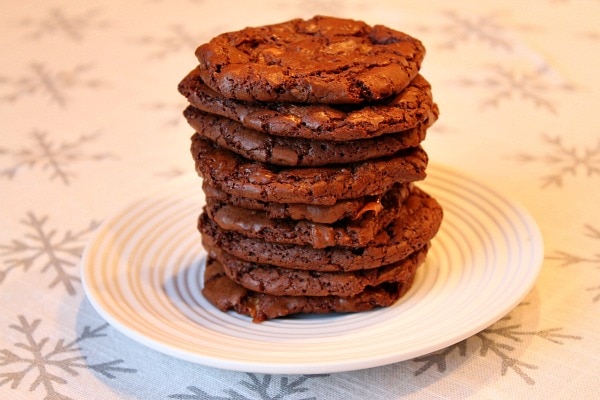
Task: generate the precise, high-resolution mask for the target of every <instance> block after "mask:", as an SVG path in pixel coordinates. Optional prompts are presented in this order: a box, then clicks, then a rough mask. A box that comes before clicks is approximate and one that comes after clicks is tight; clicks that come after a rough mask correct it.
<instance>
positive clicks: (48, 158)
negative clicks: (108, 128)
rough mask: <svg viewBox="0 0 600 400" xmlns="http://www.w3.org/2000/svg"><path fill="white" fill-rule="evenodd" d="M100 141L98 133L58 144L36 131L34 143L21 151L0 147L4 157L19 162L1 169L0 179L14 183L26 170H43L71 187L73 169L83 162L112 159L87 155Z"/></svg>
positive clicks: (105, 156)
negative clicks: (88, 147) (20, 172)
mask: <svg viewBox="0 0 600 400" xmlns="http://www.w3.org/2000/svg"><path fill="white" fill-rule="evenodd" d="M97 137H98V134H97V133H92V134H82V135H80V136H79V137H78V138H76V139H75V140H73V141H66V140H63V141H61V142H58V143H57V142H54V141H53V140H51V139H50V138H49V135H48V133H47V132H40V131H37V130H35V131H33V132H31V134H30V138H31V140H32V142H33V143H31V145H29V146H27V147H23V148H21V149H18V150H11V149H6V148H2V147H0V157H1V156H11V157H12V158H13V159H14V160H15V161H14V163H13V164H12V165H11V166H10V167H7V168H0V177H2V176H4V177H7V178H9V179H12V178H14V177H15V176H16V174H17V172H18V171H19V170H20V169H21V168H23V167H30V168H33V167H36V166H39V167H40V168H41V169H42V170H44V171H49V173H50V180H54V179H58V180H60V181H61V182H62V183H64V184H65V185H69V183H70V182H71V179H72V178H73V177H74V176H75V173H74V172H73V171H72V170H71V169H70V168H69V167H70V166H71V164H73V163H76V162H80V161H102V160H105V159H107V158H111V157H112V156H111V155H110V154H108V153H98V152H95V153H86V152H85V151H84V147H85V146H86V145H88V144H90V143H91V142H93V141H94V140H96V138H97Z"/></svg>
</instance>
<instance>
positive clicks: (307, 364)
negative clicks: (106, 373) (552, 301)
mask: <svg viewBox="0 0 600 400" xmlns="http://www.w3.org/2000/svg"><path fill="white" fill-rule="evenodd" d="M436 173H448V174H451V175H455V176H459V177H460V178H461V179H467V180H469V182H470V183H471V184H473V185H476V186H477V187H479V188H482V189H484V190H485V191H487V192H488V193H489V194H491V195H493V196H494V197H496V198H498V199H500V200H502V201H503V202H504V203H506V204H507V205H509V206H510V207H511V208H512V209H513V210H514V211H515V212H516V213H518V215H519V217H520V218H521V220H522V223H524V224H525V225H526V226H527V227H528V233H529V236H530V241H529V244H528V246H527V248H528V249H529V250H530V253H528V254H529V255H530V258H531V259H532V262H531V263H530V265H529V268H530V271H529V274H528V276H529V280H528V281H527V282H526V284H525V285H522V287H521V290H520V291H519V292H518V295H514V296H513V297H512V301H511V302H507V303H506V304H504V307H503V308H502V311H499V312H496V314H494V315H489V316H488V317H487V318H482V319H481V320H480V321H479V322H478V323H476V324H472V325H471V326H470V328H469V329H464V330H463V331H462V332H461V334H458V335H454V336H451V337H449V338H447V339H446V340H444V341H438V342H435V343H432V344H431V345H429V346H422V347H419V348H415V349H413V350H411V351H404V352H403V353H402V354H397V353H393V352H392V353H389V354H377V355H373V356H372V357H371V358H369V359H364V358H362V359H361V358H358V359H348V360H344V361H340V360H338V359H334V360H329V359H320V360H304V361H302V362H299V361H294V362H291V363H290V362H286V361H285V359H282V361H281V362H279V363H276V364H275V363H273V362H266V361H261V360H246V359H232V357H220V356H219V357H217V356H214V355H207V354H206V352H204V353H203V352H201V351H200V352H199V351H196V352H190V351H188V350H185V349H182V348H181V347H177V346H174V345H173V344H172V343H171V344H169V343H166V342H164V341H160V340H155V339H153V338H151V337H148V336H147V335H144V333H142V332H139V331H138V330H136V329H135V327H132V326H127V324H124V323H122V322H121V321H120V320H119V319H118V318H116V317H115V316H114V315H112V314H111V313H110V312H109V311H108V310H106V309H105V308H104V306H103V304H102V302H101V301H100V300H101V299H100V298H97V297H96V296H97V293H96V292H95V288H93V287H92V286H91V284H90V280H89V279H88V273H91V272H88V269H89V266H88V265H86V260H87V258H88V257H90V253H91V252H92V251H94V250H95V246H97V238H98V237H99V236H100V234H101V233H102V232H103V231H104V230H105V229H106V228H107V227H108V226H110V224H111V223H112V221H113V220H114V219H115V218H117V217H118V216H119V215H123V214H125V213H126V212H127V210H130V209H135V208H136V207H137V206H139V204H142V203H143V202H144V201H151V200H156V199H158V198H163V199H167V198H171V197H173V196H174V195H173V193H172V191H170V190H169V191H165V190H153V191H152V192H151V193H150V194H148V195H146V196H143V197H140V198H138V199H137V200H134V201H132V202H130V203H129V204H128V205H126V206H125V207H122V208H121V209H120V210H118V211H117V212H115V213H112V214H111V216H109V218H106V219H105V220H104V221H103V222H102V223H101V224H100V226H99V227H98V228H97V229H96V231H95V232H94V233H93V234H92V236H91V238H90V240H89V241H88V243H87V244H86V246H85V249H84V251H83V253H82V256H81V259H80V265H79V269H80V272H81V282H82V287H83V290H84V293H85V295H86V298H87V299H88V301H89V302H90V304H91V305H92V307H93V308H94V309H95V310H96V312H98V314H100V316H101V317H102V318H103V319H105V320H106V321H107V322H108V323H109V324H110V325H112V326H113V327H115V329H117V330H118V331H119V332H121V333H123V334H124V335H125V336H127V337H129V338H130V339H132V340H134V341H136V342H138V343H140V344H142V345H144V346H146V347H148V348H150V349H153V350H155V351H158V352H160V353H163V354H166V355H169V356H173V357H176V358H179V359H182V360H185V361H188V362H192V363H197V364H201V365H206V366H209V367H215V368H222V369H227V370H233V371H242V372H255V373H271V374H304V373H311V374H314V373H335V372H344V371H351V370H358V369H366V368H373V367H378V366H383V365H388V364H391V363H395V362H401V361H405V360H409V359H412V358H415V357H418V356H421V355H425V354H428V353H432V352H435V351H437V350H440V349H442V348H445V347H448V346H451V345H452V344H455V343H458V342H460V341H462V340H464V339H466V338H468V337H470V336H472V335H474V334H476V333H478V332H480V331H482V330H484V329H485V328H487V327H489V326H490V325H492V324H494V323H495V322H497V321H498V320H499V319H501V318H502V317H503V316H505V315H506V314H507V313H508V312H510V311H511V310H512V309H513V308H515V307H516V306H517V305H518V304H519V303H520V302H521V301H522V300H523V299H524V298H525V297H526V296H527V294H528V293H529V292H530V291H531V290H532V288H533V287H534V285H535V282H536V281H537V277H538V276H539V273H540V271H541V267H542V263H543V255H544V247H543V237H542V234H541V231H540V229H539V227H538V225H537V223H536V221H535V219H534V218H533V216H532V215H531V214H530V213H529V211H527V209H526V208H525V207H524V206H522V205H521V204H520V203H519V202H517V201H515V200H514V199H511V198H508V197H507V196H505V195H503V194H501V193H499V192H498V191H496V190H495V189H493V188H491V187H489V186H488V185H486V184H484V183H483V182H481V181H480V180H478V179H477V178H475V177H473V176H471V175H469V174H466V173H464V172H463V171H460V170H457V169H455V168H452V167H449V166H446V165H442V164H431V163H430V165H429V166H428V176H431V175H434V174H436ZM191 179H193V181H192V180H191ZM190 184H193V185H197V187H198V188H200V187H201V179H200V178H198V177H197V176H191V175H186V176H184V177H183V178H177V179H175V180H174V181H173V182H170V183H168V184H167V185H165V186H167V187H169V188H177V187H180V186H181V185H190ZM418 185H419V186H420V187H421V185H422V186H423V187H425V190H426V191H427V189H426V186H427V179H425V181H423V182H419V183H418ZM198 194H199V195H202V193H201V191H200V190H198ZM175 196H176V195H175ZM441 229H443V222H442V228H441ZM198 243H199V241H198ZM249 323H250V324H253V323H252V322H249ZM291 344H293V343H289V345H291Z"/></svg>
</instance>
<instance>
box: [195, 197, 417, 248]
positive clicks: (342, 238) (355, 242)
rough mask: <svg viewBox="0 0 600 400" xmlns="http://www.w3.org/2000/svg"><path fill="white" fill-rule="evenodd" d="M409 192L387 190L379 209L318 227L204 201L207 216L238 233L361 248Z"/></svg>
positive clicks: (278, 240)
mask: <svg viewBox="0 0 600 400" xmlns="http://www.w3.org/2000/svg"><path fill="white" fill-rule="evenodd" d="M409 194H410V191H409V190H408V189H405V190H398V191H389V192H388V194H387V196H384V197H382V198H381V202H380V203H379V207H377V208H373V209H371V210H370V211H369V212H365V213H363V214H362V215H361V217H360V218H356V219H353V220H347V221H345V223H337V224H335V225H332V224H321V223H315V222H312V221H307V220H300V221H296V220H292V219H284V218H277V219H273V218H269V217H268V215H267V214H266V213H265V212H262V211H256V210H249V209H247V208H242V207H238V206H234V205H231V204H227V203H214V202H211V201H209V202H207V205H206V207H205V209H206V212H207V214H208V216H209V217H210V218H211V219H212V220H213V221H214V222H215V223H216V224H217V225H219V227H220V228H221V229H224V230H227V231H234V232H238V233H241V234H243V235H245V236H247V237H253V238H260V239H263V240H266V241H267V242H274V243H288V244H298V245H310V246H312V247H314V248H316V249H321V248H324V247H330V246H348V247H361V246H365V245H366V244H367V243H369V242H370V241H371V240H372V239H373V237H375V235H376V234H377V233H378V232H379V231H380V230H381V229H382V228H383V227H385V226H387V225H389V224H390V222H392V221H393V220H394V219H396V217H397V216H398V214H399V213H400V209H401V206H402V202H403V201H404V200H405V199H406V198H407V197H408V196H409Z"/></svg>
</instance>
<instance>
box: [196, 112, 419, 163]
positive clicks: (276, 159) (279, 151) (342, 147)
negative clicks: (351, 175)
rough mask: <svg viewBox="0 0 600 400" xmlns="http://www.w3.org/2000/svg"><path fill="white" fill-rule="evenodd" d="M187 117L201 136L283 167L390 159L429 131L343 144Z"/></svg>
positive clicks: (207, 117)
mask: <svg viewBox="0 0 600 400" xmlns="http://www.w3.org/2000/svg"><path fill="white" fill-rule="evenodd" d="M184 115H185V117H186V119H187V120H188V122H189V124H190V125H191V126H192V128H194V129H195V130H196V132H198V134H200V135H201V136H202V137H204V138H206V139H209V140H211V141H213V142H215V143H216V144H218V145H219V146H221V147H224V148H226V149H228V150H231V151H233V152H235V153H237V154H239V155H241V156H243V157H245V158H248V159H250V160H254V161H260V162H264V163H269V164H275V165H283V166H322V165H330V164H347V163H353V162H358V161H365V160H370V159H373V158H379V157H385V156H390V155H392V154H395V153H397V152H398V151H400V150H404V149H407V148H410V147H415V146H418V145H419V143H421V142H422V141H423V140H424V139H425V133H426V131H427V126H424V125H419V126H417V127H415V128H412V129H409V130H407V131H403V132H397V133H390V134H387V135H383V136H379V137H377V138H374V139H361V140H348V141H345V142H340V141H331V140H311V139H302V138H286V137H280V136H273V135H269V134H267V133H262V132H259V131H255V130H253V129H248V128H246V127H244V126H243V125H241V124H239V123H237V122H235V121H232V120H230V119H228V118H224V117H220V116H217V115H214V114H208V113H205V112H204V111H200V110H198V109H196V108H194V107H192V106H189V107H188V108H187V109H186V110H185V111H184Z"/></svg>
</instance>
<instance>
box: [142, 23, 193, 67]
mask: <svg viewBox="0 0 600 400" xmlns="http://www.w3.org/2000/svg"><path fill="white" fill-rule="evenodd" d="M139 43H141V44H142V45H145V46H148V48H151V49H153V50H152V51H151V52H149V54H148V57H149V58H158V59H161V58H165V57H166V56H168V55H170V54H172V53H176V52H179V51H186V50H190V49H191V50H192V51H193V50H194V49H196V47H197V46H198V43H200V37H196V36H195V35H193V34H191V33H190V32H188V30H187V29H186V28H185V27H184V26H182V25H179V24H176V25H171V26H169V28H168V33H167V34H166V35H164V36H161V37H155V36H144V37H142V38H140V39H139Z"/></svg>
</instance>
